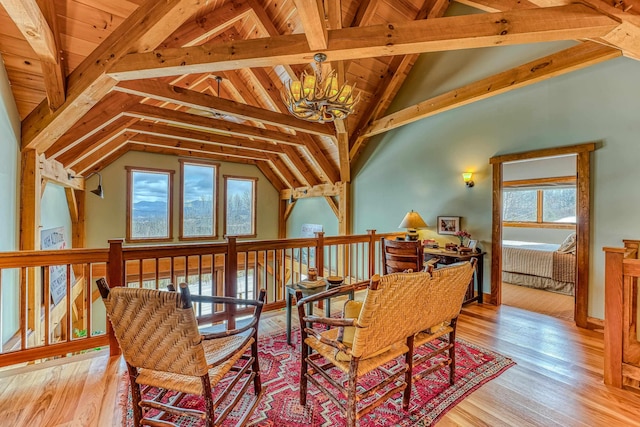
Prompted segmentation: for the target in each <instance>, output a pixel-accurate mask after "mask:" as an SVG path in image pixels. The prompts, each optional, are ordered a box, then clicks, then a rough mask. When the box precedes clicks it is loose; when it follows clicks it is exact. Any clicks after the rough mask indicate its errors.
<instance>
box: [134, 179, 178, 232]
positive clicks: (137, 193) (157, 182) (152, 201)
mask: <svg viewBox="0 0 640 427" xmlns="http://www.w3.org/2000/svg"><path fill="white" fill-rule="evenodd" d="M126 169H127V240H129V241H135V240H144V241H163V240H165V241H166V240H171V238H172V234H173V228H172V218H171V194H172V181H173V171H170V170H160V169H141V168H133V167H127V168H126Z"/></svg>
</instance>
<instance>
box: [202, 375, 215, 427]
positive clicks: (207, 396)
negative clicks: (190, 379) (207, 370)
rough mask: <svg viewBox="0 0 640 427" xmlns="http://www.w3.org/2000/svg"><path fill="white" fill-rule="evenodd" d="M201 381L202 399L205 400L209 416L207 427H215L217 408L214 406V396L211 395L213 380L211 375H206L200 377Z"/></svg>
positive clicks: (206, 422)
mask: <svg viewBox="0 0 640 427" xmlns="http://www.w3.org/2000/svg"><path fill="white" fill-rule="evenodd" d="M200 380H201V381H202V397H203V398H204V407H205V412H206V414H207V415H206V416H207V419H206V421H205V426H207V427H213V426H214V425H215V424H214V423H215V420H216V414H215V409H216V408H215V407H214V406H213V396H212V395H211V379H210V378H209V374H206V375H203V376H202V377H200Z"/></svg>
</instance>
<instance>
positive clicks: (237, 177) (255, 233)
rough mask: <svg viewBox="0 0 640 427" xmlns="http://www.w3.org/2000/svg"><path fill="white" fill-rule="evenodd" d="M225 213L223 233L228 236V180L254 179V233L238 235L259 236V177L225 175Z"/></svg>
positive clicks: (252, 222)
mask: <svg viewBox="0 0 640 427" xmlns="http://www.w3.org/2000/svg"><path fill="white" fill-rule="evenodd" d="M223 178H224V207H223V209H224V211H223V212H224V214H223V219H222V220H223V233H224V236H225V237H227V182H228V181H229V179H236V180H243V181H253V212H252V218H251V228H252V231H253V233H252V234H240V235H238V237H242V238H256V237H257V236H258V224H257V220H256V218H257V217H258V178H254V177H248V176H237V175H224V176H223Z"/></svg>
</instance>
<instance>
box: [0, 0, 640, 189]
mask: <svg viewBox="0 0 640 427" xmlns="http://www.w3.org/2000/svg"><path fill="white" fill-rule="evenodd" d="M638 1H640V0H625V1H620V0H608V1H603V0H584V1H582V2H581V3H572V4H569V2H568V1H566V0H532V1H527V0H469V1H467V0H461V3H464V4H467V5H470V6H473V7H476V8H478V9H481V10H483V11H485V12H486V13H482V14H474V15H467V16H458V17H446V18H443V17H442V16H443V15H444V14H445V12H446V10H447V8H448V7H449V2H448V1H447V0H426V1H425V0H379V1H376V0H280V1H278V0H163V1H157V0H0V4H2V6H3V7H2V8H1V10H0V52H1V53H2V57H3V59H4V63H5V67H6V70H7V74H8V76H9V80H10V83H11V87H12V91H13V95H14V97H15V100H16V104H17V107H18V111H19V113H20V116H21V119H22V149H23V151H25V150H36V152H37V153H38V154H44V156H45V157H46V161H49V162H53V163H55V165H57V167H58V168H59V169H61V168H62V169H67V170H72V171H73V172H74V174H79V175H87V174H89V173H91V172H93V171H98V170H100V169H102V168H104V167H105V166H107V165H108V164H110V163H111V162H113V161H114V160H115V159H117V158H118V157H120V156H122V155H123V154H124V153H126V152H127V151H131V150H134V151H144V152H152V153H165V154H172V155H179V156H192V157H197V158H203V159H213V160H223V161H230V162H240V163H249V164H254V165H256V166H257V167H258V168H259V169H260V170H261V171H262V172H263V173H264V174H265V176H266V177H267V178H268V179H269V180H270V181H271V182H272V184H273V185H274V186H275V187H276V188H277V189H279V190H280V191H281V193H282V194H286V192H287V191H288V189H294V188H299V187H316V186H319V187H322V186H323V185H327V184H329V185H330V184H335V183H337V182H339V181H342V182H348V181H350V179H351V178H350V165H351V163H352V162H353V161H354V160H355V159H356V158H357V156H358V155H359V153H360V152H361V151H362V148H363V147H364V145H365V143H366V141H367V138H369V137H370V136H373V135H376V134H379V133H381V132H385V131H387V130H389V129H393V128H395V127H398V126H402V125H403V124H406V123H410V122H412V121H415V120H419V119H421V118H424V117H428V116H431V115H434V114H437V113H439V112H442V111H447V110H449V109H452V108H456V107H457V106H460V105H465V104H468V103H470V102H475V101H477V100H480V99H484V98H487V97H489V96H493V95H496V94H499V93H503V92H505V91H508V90H512V89H514V88H517V87H522V86H524V85H528V84H532V83H535V82H537V81H541V80H544V79H547V78H550V77H553V76H556V75H559V74H563V73H567V72H570V71H573V70H576V69H580V68H583V67H586V66H589V65H592V64H595V63H598V62H601V61H605V60H608V59H611V58H615V57H617V56H620V55H623V54H624V55H626V56H628V57H631V58H640V30H639V28H640V17H639V16H638V13H640V4H638V5H636V2H638ZM634 6H636V7H635V8H634ZM554 40H578V41H580V42H581V43H579V44H577V45H576V46H575V47H572V48H569V49H566V50H564V51H562V52H558V53H556V54H553V55H549V56H547V57H545V58H540V59H538V60H536V61H533V62H531V63H528V64H522V65H521V66H519V67H516V68H514V69H511V70H506V71H504V72H503V73H500V74H498V75H495V76H491V77H488V78H486V79H483V80H481V81H478V82H475V83H472V84H470V85H467V86H465V87H462V88H458V89H456V90H454V91H451V92H448V93H445V94H442V95H439V96H437V97H435V98H433V99H429V100H426V101H424V102H421V103H420V104H417V105H415V106H411V107H409V108H406V109H404V110H401V111H398V112H395V113H393V114H389V115H385V112H386V110H387V107H388V106H389V104H390V102H391V101H392V100H393V98H394V96H395V95H396V93H397V92H398V90H399V88H400V86H401V85H402V83H403V81H404V80H405V78H406V76H407V74H408V73H409V71H410V70H411V67H412V66H413V64H414V62H415V61H416V59H417V55H418V54H420V53H422V52H433V51H442V50H452V49H465V48H474V47H486V46H496V45H509V44H520V43H530V42H543V41H554ZM314 52H325V53H326V54H327V56H328V61H330V66H331V67H332V68H333V69H335V70H336V71H337V73H338V75H339V77H340V79H342V80H346V81H348V82H349V83H355V84H356V86H357V88H358V90H360V91H361V94H362V95H361V101H360V103H359V104H358V106H357V108H356V113H355V114H353V115H351V116H350V117H348V119H347V120H345V121H344V122H336V123H331V124H318V123H310V122H306V121H303V120H300V119H297V118H294V117H293V116H291V115H290V114H289V113H288V112H287V109H286V107H285V106H284V104H283V102H282V100H281V95H280V93H281V91H282V89H283V87H285V85H286V84H287V83H288V81H289V80H290V79H292V78H294V77H295V76H297V75H299V74H300V72H301V71H302V70H304V69H310V67H311V65H310V63H311V62H312V57H313V54H314ZM217 77H221V78H222V81H221V83H220V84H219V86H218V81H217V79H216V78H217Z"/></svg>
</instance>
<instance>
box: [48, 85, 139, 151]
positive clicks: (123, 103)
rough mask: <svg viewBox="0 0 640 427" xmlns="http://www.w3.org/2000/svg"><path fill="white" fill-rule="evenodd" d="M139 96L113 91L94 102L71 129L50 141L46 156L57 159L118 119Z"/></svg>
mask: <svg viewBox="0 0 640 427" xmlns="http://www.w3.org/2000/svg"><path fill="white" fill-rule="evenodd" d="M140 99H141V98H139V97H137V96H131V95H127V94H126V93H119V92H113V93H110V94H108V95H107V96H105V97H104V99H102V101H100V102H99V103H98V104H96V105H95V106H94V107H93V108H91V110H89V112H87V114H85V115H84V116H83V117H82V119H81V120H80V121H79V122H78V123H77V124H76V125H75V126H74V127H73V128H71V129H69V130H68V131H67V132H65V133H64V135H62V136H61V137H60V138H59V139H58V140H57V141H55V142H54V143H52V144H51V145H50V146H49V147H48V149H47V150H46V151H45V154H46V155H47V158H50V159H57V158H58V157H59V156H61V155H63V154H64V153H66V152H67V151H69V150H71V149H72V148H73V147H74V146H76V145H77V144H79V143H81V142H82V141H84V140H86V139H89V138H91V137H92V136H93V135H95V134H97V133H99V132H100V130H101V129H103V128H104V127H106V126H108V125H110V124H111V123H113V122H114V121H116V120H118V118H119V117H120V115H121V114H122V111H123V110H126V109H127V108H129V107H130V106H132V105H136V104H137V103H138V102H139V100H140Z"/></svg>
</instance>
